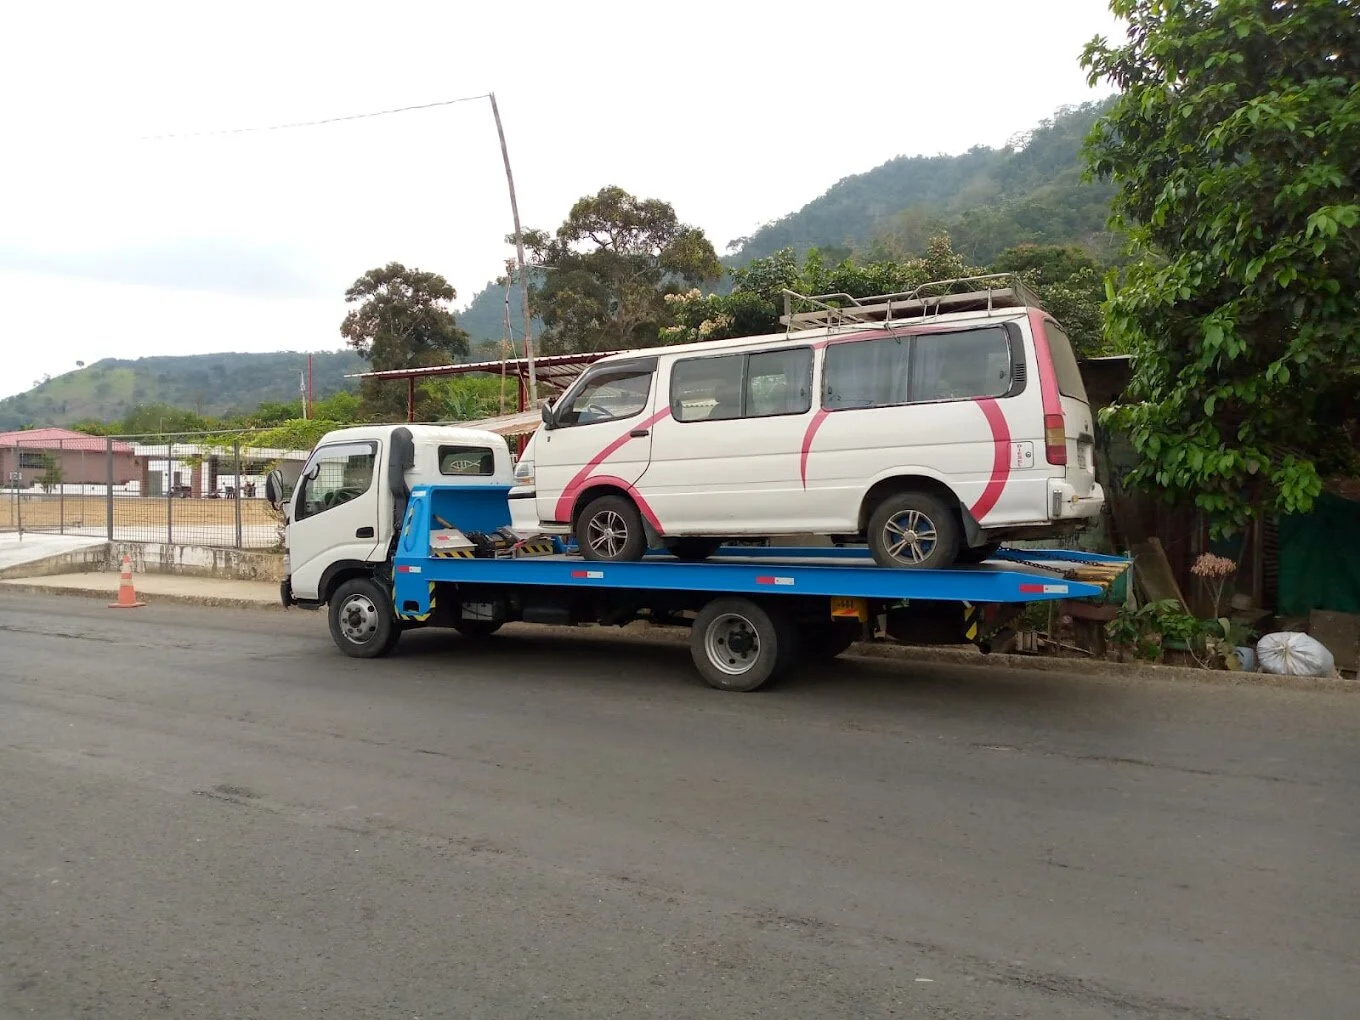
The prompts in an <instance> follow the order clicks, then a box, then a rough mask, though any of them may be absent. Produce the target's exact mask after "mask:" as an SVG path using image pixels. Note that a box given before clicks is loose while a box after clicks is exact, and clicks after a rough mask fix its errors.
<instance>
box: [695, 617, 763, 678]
mask: <svg viewBox="0 0 1360 1020" xmlns="http://www.w3.org/2000/svg"><path fill="white" fill-rule="evenodd" d="M704 652H705V653H706V654H707V655H708V661H709V662H711V663H713V667H714V668H715V669H717V670H720V671H721V672H723V673H726V674H727V675H728V676H741V675H742V674H743V673H747V672H749V671H750V670H751V668H752V667H753V666H755V664H756V661H757V660H758V659H759V658H760V635H759V634H757V633H756V629H755V627H753V626H752V625H751V621H750V620H748V619H746V617H744V616H740V615H738V614H737V613H724V614H723V615H722V616H720V617H718V618H717V619H716V620H714V621H713V622H712V623H710V624H709V625H708V630H707V631H706V632H705V633H704Z"/></svg>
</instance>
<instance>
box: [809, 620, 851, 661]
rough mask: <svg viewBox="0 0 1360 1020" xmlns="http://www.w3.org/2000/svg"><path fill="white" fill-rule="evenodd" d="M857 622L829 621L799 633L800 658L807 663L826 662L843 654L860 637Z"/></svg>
mask: <svg viewBox="0 0 1360 1020" xmlns="http://www.w3.org/2000/svg"><path fill="white" fill-rule="evenodd" d="M861 630H862V627H861V624H860V622H859V621H858V620H829V621H827V622H826V623H822V624H818V625H817V626H815V627H805V628H803V630H802V631H801V632H800V633H799V637H800V638H801V640H802V656H801V658H803V659H804V660H805V661H807V662H828V661H830V660H831V659H834V658H835V657H836V656H838V655H840V654H841V653H842V652H845V651H846V650H847V649H849V647H850V646H851V645H853V644H854V643H855V642H856V641H857V640H858V639H859V636H860V632H861Z"/></svg>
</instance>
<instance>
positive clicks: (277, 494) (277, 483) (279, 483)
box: [264, 468, 284, 510]
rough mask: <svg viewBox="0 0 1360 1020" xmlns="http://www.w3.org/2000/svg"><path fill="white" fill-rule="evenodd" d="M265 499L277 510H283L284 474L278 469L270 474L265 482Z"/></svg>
mask: <svg viewBox="0 0 1360 1020" xmlns="http://www.w3.org/2000/svg"><path fill="white" fill-rule="evenodd" d="M264 498H265V499H266V500H268V501H269V505H270V506H272V507H273V508H274V509H275V510H282V509H283V500H284V496H283V472H282V471H280V470H279V469H278V468H275V469H274V470H273V471H271V472H269V476H268V477H267V478H265V480H264Z"/></svg>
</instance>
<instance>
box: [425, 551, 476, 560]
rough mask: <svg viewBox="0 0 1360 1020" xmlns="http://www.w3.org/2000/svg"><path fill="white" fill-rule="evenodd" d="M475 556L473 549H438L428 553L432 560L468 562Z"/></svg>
mask: <svg viewBox="0 0 1360 1020" xmlns="http://www.w3.org/2000/svg"><path fill="white" fill-rule="evenodd" d="M476 555H477V552H476V550H475V549H440V550H439V551H438V552H432V553H430V559H432V560H470V559H472V558H473V557H475V556H476Z"/></svg>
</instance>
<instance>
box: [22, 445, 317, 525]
mask: <svg viewBox="0 0 1360 1020" xmlns="http://www.w3.org/2000/svg"><path fill="white" fill-rule="evenodd" d="M256 435H257V434H256V433H250V432H232V433H181V434H175V435H169V436H167V435H156V436H109V437H104V436H89V437H82V438H80V439H44V438H43V437H42V436H41V434H38V435H35V438H33V439H31V440H30V439H25V438H23V437H22V436H21V437H18V438H17V440H16V441H15V444H14V445H13V446H0V486H3V488H0V504H2V505H0V531H27V532H44V533H50V534H63V535H84V536H88V537H91V538H104V539H107V540H108V541H131V542H162V543H166V544H175V545H202V546H219V547H229V548H236V549H269V548H274V547H277V546H278V545H279V542H280V533H279V520H278V517H277V515H276V514H275V513H274V512H273V509H272V508H271V507H270V506H269V504H268V503H267V502H266V500H265V498H264V494H265V478H266V477H267V476H268V474H269V472H270V471H271V470H273V469H274V467H276V466H278V465H279V464H280V463H281V462H283V461H288V460H295V461H299V462H300V461H303V460H305V459H306V457H307V452H308V451H306V450H289V449H271V448H265V447H262V446H261V445H259V443H258V442H257V441H256Z"/></svg>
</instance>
